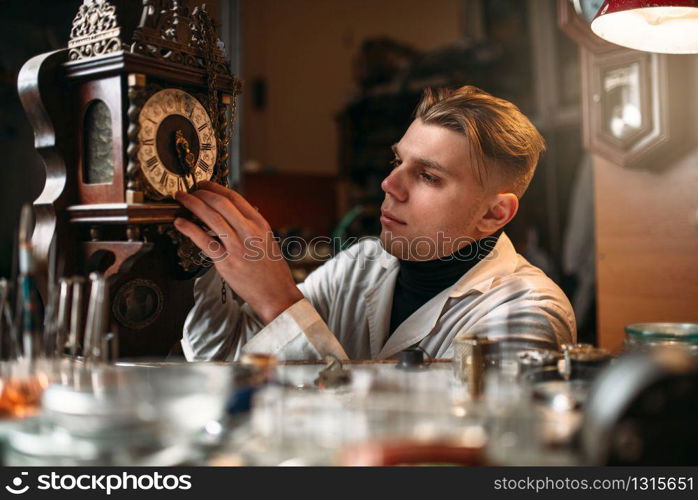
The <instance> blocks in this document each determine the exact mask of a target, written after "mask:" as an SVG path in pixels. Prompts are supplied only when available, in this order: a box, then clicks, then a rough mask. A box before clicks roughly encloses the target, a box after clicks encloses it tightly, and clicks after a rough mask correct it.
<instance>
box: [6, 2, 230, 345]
mask: <svg viewBox="0 0 698 500" xmlns="http://www.w3.org/2000/svg"><path fill="white" fill-rule="evenodd" d="M144 3H145V5H144V7H143V9H144V10H143V14H142V16H141V19H140V22H139V24H138V26H137V27H136V28H135V29H134V30H133V31H132V37H131V39H130V40H128V41H126V38H127V37H128V35H129V34H130V33H129V30H128V28H124V27H122V26H120V25H119V20H118V18H117V12H116V9H115V7H114V6H113V5H111V4H110V2H108V1H107V0H86V1H85V3H84V4H83V6H81V7H80V12H79V13H78V15H77V16H76V18H75V21H74V22H73V29H72V31H71V41H70V44H69V48H68V49H65V50H59V51H55V52H51V53H48V54H42V55H39V56H36V57H35V58H33V59H31V60H29V61H28V62H27V63H26V64H25V66H24V67H23V68H22V71H21V72H20V76H19V84H18V87H19V93H20V99H21V100H22V103H23V106H24V108H25V111H26V113H27V115H28V117H29V120H30V122H31V124H32V126H33V127H34V131H35V137H36V139H35V146H36V149H37V151H38V153H39V154H40V156H41V158H42V160H43V161H44V164H45V167H46V185H45V187H44V191H43V192H42V194H41V195H40V196H39V198H37V200H36V201H35V202H34V206H35V211H36V218H37V223H36V228H35V231H34V235H33V240H34V244H35V248H36V249H37V257H38V261H39V271H40V275H41V276H43V277H46V279H42V280H41V283H40V287H41V293H42V296H43V297H44V300H46V298H47V295H48V293H49V289H50V288H51V286H52V284H54V283H55V280H56V279H57V277H60V276H69V275H73V274H87V273H89V272H92V271H98V272H102V273H104V274H105V276H106V277H107V278H108V283H109V289H110V299H111V304H112V307H111V319H112V322H111V327H112V331H116V332H118V336H119V345H120V347H119V352H120V356H121V357H135V356H162V355H166V354H167V353H168V352H169V351H170V349H171V348H172V347H173V346H174V345H175V344H176V342H177V341H178V340H179V339H180V338H181V335H182V326H183V322H184V319H185V317H186V313H187V311H188V310H189V308H190V307H191V305H192V292H191V289H192V279H193V278H194V277H195V276H196V275H198V274H200V273H201V272H202V271H203V270H205V268H206V267H207V266H206V264H207V263H206V262H205V259H204V257H203V256H202V255H201V254H200V253H199V251H198V250H197V249H196V248H195V247H194V246H193V245H192V243H191V242H190V241H189V240H187V239H185V238H183V237H182V236H181V235H180V234H179V233H177V232H176V231H175V230H174V229H173V227H172V222H173V220H174V217H175V216H176V215H178V214H179V215H183V211H182V209H181V207H180V206H179V205H178V204H177V203H176V202H175V201H174V200H173V199H172V195H173V194H174V192H175V191H177V190H180V189H181V190H185V189H190V188H192V186H194V184H195V183H196V182H197V181H200V180H203V179H206V180H214V181H216V182H219V183H221V184H224V185H226V184H227V178H228V166H227V160H228V151H227V148H228V142H229V140H230V136H231V133H232V132H231V128H232V122H233V120H234V107H235V102H236V96H237V94H238V93H239V91H240V82H239V80H238V79H237V78H235V77H234V76H233V75H232V74H231V72H230V70H229V69H228V65H227V63H226V61H225V60H224V58H223V56H222V54H221V51H220V48H219V42H218V38H217V35H215V31H214V30H213V27H212V26H213V25H212V23H211V22H210V19H208V16H207V14H206V12H205V11H202V10H201V9H199V8H197V9H195V10H194V11H193V12H190V11H189V9H188V8H187V7H186V5H185V4H184V2H181V1H179V2H177V1H173V0H171V1H167V0H161V1H157V0H153V1H146V2H144Z"/></svg>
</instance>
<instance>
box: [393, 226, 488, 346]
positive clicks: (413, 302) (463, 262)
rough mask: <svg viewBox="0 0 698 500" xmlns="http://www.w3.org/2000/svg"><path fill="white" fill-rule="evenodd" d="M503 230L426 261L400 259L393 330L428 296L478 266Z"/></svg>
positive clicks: (451, 283) (394, 302)
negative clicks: (449, 253)
mask: <svg viewBox="0 0 698 500" xmlns="http://www.w3.org/2000/svg"><path fill="white" fill-rule="evenodd" d="M500 234H501V232H497V233H495V234H493V235H492V236H488V237H486V238H483V239H481V240H478V241H476V242H474V243H471V244H470V245H466V246H465V247H462V248H460V249H459V250H457V251H455V252H454V253H452V254H451V255H448V256H446V257H442V258H440V259H434V260H428V261H423V262H415V261H408V260H400V261H399V262H400V270H399V272H398V276H397V281H396V283H395V293H394V295H393V307H392V313H391V315H390V333H393V332H394V331H395V330H396V329H397V327H398V326H400V324H401V323H402V322H403V321H404V320H406V319H407V318H408V317H409V316H410V315H411V314H412V313H413V312H414V311H416V310H417V309H419V308H420V307H422V305H424V304H425V303H426V302H428V301H429V299H431V298H432V297H434V296H436V295H438V294H439V292H441V291H442V290H445V289H446V288H448V287H450V286H451V285H453V284H454V283H455V282H456V281H458V280H459V279H460V278H461V277H462V276H463V275H464V274H465V273H467V272H468V271H470V269H472V268H473V267H475V265H476V264H477V263H478V262H480V261H481V260H482V259H483V258H485V257H486V256H487V255H488V254H489V253H490V251H491V250H492V248H494V246H495V244H496V243H497V240H498V239H499V235H500Z"/></svg>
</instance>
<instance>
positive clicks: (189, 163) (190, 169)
mask: <svg viewBox="0 0 698 500" xmlns="http://www.w3.org/2000/svg"><path fill="white" fill-rule="evenodd" d="M175 135H176V137H175V148H176V149H177V159H178V160H179V168H180V172H181V174H180V175H182V177H183V178H184V185H185V187H186V188H187V192H190V191H192V188H194V189H195V188H196V187H197V186H196V185H197V182H196V176H195V175H194V172H195V168H196V167H195V164H194V153H192V152H191V149H189V141H187V139H186V137H184V132H182V131H181V130H177V131H176V132H175ZM189 175H191V177H192V180H193V181H194V185H193V186H189V181H187V176H189Z"/></svg>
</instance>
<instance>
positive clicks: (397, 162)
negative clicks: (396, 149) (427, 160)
mask: <svg viewBox="0 0 698 500" xmlns="http://www.w3.org/2000/svg"><path fill="white" fill-rule="evenodd" d="M400 163H402V161H401V160H400V158H393V159H392V160H390V166H391V167H392V168H396V167H398V166H400Z"/></svg>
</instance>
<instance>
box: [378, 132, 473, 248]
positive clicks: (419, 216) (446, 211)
mask: <svg viewBox="0 0 698 500" xmlns="http://www.w3.org/2000/svg"><path fill="white" fill-rule="evenodd" d="M393 150H394V152H395V160H394V168H393V170H392V172H391V173H390V175H389V176H388V177H386V178H385V180H383V183H382V184H381V188H382V189H383V191H385V200H384V201H383V204H382V206H381V219H380V220H381V236H380V238H381V242H382V243H383V247H384V248H385V249H386V250H387V251H388V252H389V253H391V254H392V255H395V256H396V257H398V258H400V259H404V260H412V261H425V260H432V259H436V258H439V257H443V256H446V255H449V254H451V253H453V252H454V251H456V250H457V249H458V248H461V247H463V246H465V245H466V244H467V243H470V242H472V241H474V240H476V239H479V238H481V237H483V236H484V235H483V234H481V233H480V232H479V231H478V230H477V228H476V223H477V222H478V221H479V220H480V218H481V217H482V216H483V215H484V214H485V212H486V204H485V199H486V194H485V189H484V188H483V187H482V186H481V185H480V184H479V183H478V181H477V179H476V177H475V169H474V165H472V158H471V155H470V144H469V141H468V138H467V137H465V136H464V135H463V134H459V133H457V132H454V131H452V130H449V129H447V128H444V127H441V126H439V125H430V124H425V123H423V122H422V121H421V120H420V119H417V120H415V121H414V122H412V125H410V127H409V128H408V129H407V132H405V135H404V136H403V137H402V139H400V142H398V143H397V144H396V145H395V146H394V147H393Z"/></svg>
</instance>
